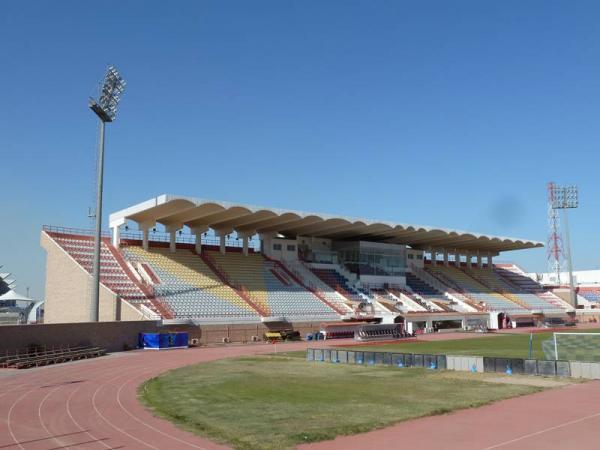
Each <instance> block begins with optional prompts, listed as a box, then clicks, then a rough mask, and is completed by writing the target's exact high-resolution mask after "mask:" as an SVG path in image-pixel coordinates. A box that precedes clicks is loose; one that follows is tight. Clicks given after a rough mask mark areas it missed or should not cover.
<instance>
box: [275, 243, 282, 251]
mask: <svg viewBox="0 0 600 450" xmlns="http://www.w3.org/2000/svg"><path fill="white" fill-rule="evenodd" d="M273 250H275V251H281V244H273Z"/></svg>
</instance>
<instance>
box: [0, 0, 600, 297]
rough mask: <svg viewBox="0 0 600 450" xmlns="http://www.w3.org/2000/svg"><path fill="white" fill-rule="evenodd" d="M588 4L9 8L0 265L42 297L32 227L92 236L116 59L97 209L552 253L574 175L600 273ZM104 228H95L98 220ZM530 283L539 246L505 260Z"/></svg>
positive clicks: (578, 225) (540, 266) (597, 67)
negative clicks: (553, 229) (302, 224)
mask: <svg viewBox="0 0 600 450" xmlns="http://www.w3.org/2000/svg"><path fill="white" fill-rule="evenodd" d="M599 17H600V3H599V2H597V1H568V0H565V1H547V0H544V1H522V0H517V1H498V2H489V1H487V2H482V1H480V0H474V1H451V2H450V1H445V0H440V1H411V2H408V1H347V0H345V1H321V0H319V1H317V0H313V1H308V0H303V1H280V0H274V1H252V2H249V1H239V2H232V1H202V2H198V1H189V2H163V1H161V2H158V1H156V2H150V1H137V2H132V1H127V2H114V3H111V2H104V3H94V4H93V6H92V3H91V2H81V1H61V2H43V1H39V2H28V1H22V2H21V1H19V2H2V3H1V4H0V61H1V66H0V67H1V70H0V85H1V86H2V89H1V91H0V92H1V94H0V99H1V102H2V105H1V108H0V155H1V156H0V167H1V169H2V170H1V171H0V229H1V233H0V264H4V266H5V268H4V269H5V270H8V271H11V272H13V273H14V274H15V276H16V278H17V279H18V281H19V285H20V290H21V292H23V293H24V292H25V287H26V286H31V294H32V295H33V296H35V297H38V298H39V297H42V296H43V280H44V252H43V251H42V249H41V248H40V247H39V232H40V228H41V226H42V224H53V225H64V226H71V227H88V226H89V224H90V222H89V219H88V218H87V208H88V206H90V205H92V203H93V202H92V199H93V177H94V155H95V145H96V135H97V123H96V120H95V117H94V116H93V114H92V113H91V112H90V111H89V110H88V109H87V97H88V96H89V95H90V94H92V93H93V92H94V87H95V85H96V83H97V81H98V80H99V79H100V78H101V75H102V73H103V71H104V69H105V66H106V64H107V63H113V64H115V65H117V66H118V68H119V69H120V70H121V71H122V73H123V75H124V76H125V77H126V79H127V81H128V83H129V84H128V90H127V92H126V94H125V97H124V99H123V102H122V107H121V109H120V113H119V118H118V121H117V122H115V123H114V124H112V125H110V126H109V129H108V135H107V159H106V190H105V194H106V195H105V199H106V202H105V212H106V213H109V212H111V211H115V210H118V209H121V208H123V207H126V206H129V205H130V204H133V203H136V202H139V201H142V200H145V199H147V198H150V197H152V196H155V195H158V194H161V193H174V194H180V195H191V196H197V197H203V198H215V199H221V200H230V201H239V202H247V203H258V204H264V205H267V206H274V207H284V208H294V209H302V210H316V211H323V212H329V213H339V214H347V215H355V216H364V217H369V218H374V219H385V220H395V221H400V222H409V223H410V222H414V223H419V224H426V225H434V226H444V227H454V228H460V229H467V230H473V231H478V232H485V233H493V234H500V235H509V236H517V237H524V238H529V239H536V240H542V241H544V240H545V239H546V234H547V222H546V203H545V185H546V182H548V181H549V180H555V181H557V182H559V183H572V182H573V183H578V184H579V186H580V191H581V208H580V209H579V210H578V211H576V212H575V213H574V214H572V215H571V225H572V232H573V245H574V260H575V267H576V268H577V269H585V268H597V267H598V266H600V263H599V262H598V258H597V255H598V253H599V250H600V248H599V247H600V244H599V242H598V238H597V233H598V231H599V230H600V226H599V225H600V223H599V222H600V215H599V214H598V211H599V208H598V207H599V203H600V183H598V178H599V175H598V166H599V162H600V157H599V156H598V143H599V142H600V139H599V137H600V127H599V126H598V123H599V120H600V101H599V100H600V27H598V18H599ZM105 217H107V215H105ZM502 259H509V260H514V261H517V262H519V263H521V264H523V265H524V266H525V267H526V268H528V269H531V270H536V271H543V270H545V269H546V254H545V249H542V250H528V251H522V252H514V253H513V254H506V255H504V256H503V257H502Z"/></svg>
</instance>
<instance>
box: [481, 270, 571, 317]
mask: <svg viewBox="0 0 600 450" xmlns="http://www.w3.org/2000/svg"><path fill="white" fill-rule="evenodd" d="M469 275H471V276H472V277H474V278H476V279H477V280H478V281H480V282H481V283H482V284H484V285H486V286H487V287H489V288H490V289H492V290H493V291H495V292H497V293H500V294H502V295H503V296H505V297H507V298H508V299H509V300H512V301H514V302H515V303H519V304H521V305H523V306H524V307H526V308H527V309H530V310H534V311H536V310H537V311H539V310H542V311H562V309H561V308H560V307H559V306H558V305H556V304H551V303H549V302H547V301H545V300H543V299H542V298H540V297H538V296H537V295H535V294H531V293H528V292H523V291H522V290H521V289H519V288H518V287H517V286H515V285H513V284H512V283H510V281H508V280H505V279H503V278H502V276H501V275H500V274H499V273H498V272H496V271H495V270H494V271H490V270H487V269H479V268H472V269H470V270H469Z"/></svg>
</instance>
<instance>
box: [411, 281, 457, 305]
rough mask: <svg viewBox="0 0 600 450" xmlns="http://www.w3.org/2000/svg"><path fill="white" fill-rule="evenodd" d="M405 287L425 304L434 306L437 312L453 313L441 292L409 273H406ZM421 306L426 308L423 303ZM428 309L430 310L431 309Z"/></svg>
mask: <svg viewBox="0 0 600 450" xmlns="http://www.w3.org/2000/svg"><path fill="white" fill-rule="evenodd" d="M406 285H407V286H408V287H409V288H410V289H411V290H412V291H413V292H414V293H415V294H417V295H418V296H419V297H421V298H422V299H423V300H424V301H425V302H428V303H430V304H433V305H435V306H436V307H437V309H438V310H442V311H446V312H448V311H454V309H452V308H451V307H450V306H449V305H448V300H447V299H446V298H445V297H444V295H443V294H442V293H441V292H439V291H438V290H437V289H434V288H433V287H432V286H430V285H429V284H427V283H426V282H425V281H423V280H421V279H420V278H419V277H417V276H416V275H415V274H413V273H410V272H407V273H406ZM423 306H427V303H424V305H423ZM429 309H430V310H431V308H429Z"/></svg>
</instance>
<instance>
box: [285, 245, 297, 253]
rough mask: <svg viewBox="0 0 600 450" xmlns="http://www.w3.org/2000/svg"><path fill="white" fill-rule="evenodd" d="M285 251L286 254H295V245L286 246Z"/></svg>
mask: <svg viewBox="0 0 600 450" xmlns="http://www.w3.org/2000/svg"><path fill="white" fill-rule="evenodd" d="M287 251H288V252H295V251H296V246H295V245H288V246H287Z"/></svg>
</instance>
